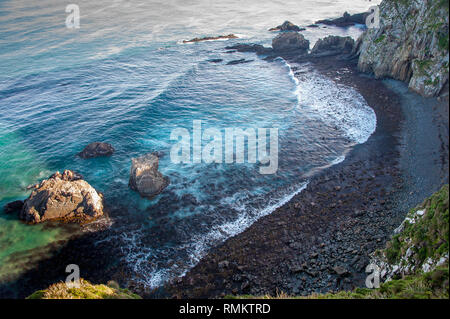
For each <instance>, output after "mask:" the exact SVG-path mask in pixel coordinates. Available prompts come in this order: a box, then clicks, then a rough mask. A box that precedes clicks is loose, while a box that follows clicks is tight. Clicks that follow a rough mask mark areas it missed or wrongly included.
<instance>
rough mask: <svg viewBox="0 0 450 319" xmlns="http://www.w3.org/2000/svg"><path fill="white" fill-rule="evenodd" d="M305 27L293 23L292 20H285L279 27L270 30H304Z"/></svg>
mask: <svg viewBox="0 0 450 319" xmlns="http://www.w3.org/2000/svg"><path fill="white" fill-rule="evenodd" d="M304 30H306V29H305V28H300V27H299V26H298V25H295V24H293V23H292V22H290V21H285V22H284V23H283V24H282V25H279V26H278V27H275V28H271V29H269V31H296V32H299V31H304Z"/></svg>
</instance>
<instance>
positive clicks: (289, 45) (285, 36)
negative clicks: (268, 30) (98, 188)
mask: <svg viewBox="0 0 450 319" xmlns="http://www.w3.org/2000/svg"><path fill="white" fill-rule="evenodd" d="M272 48H273V50H274V51H276V52H289V51H303V52H305V53H306V52H307V51H308V50H309V41H308V40H306V39H305V37H304V36H303V35H302V34H299V33H297V32H285V33H280V34H279V35H277V36H276V37H275V38H274V39H273V40H272Z"/></svg>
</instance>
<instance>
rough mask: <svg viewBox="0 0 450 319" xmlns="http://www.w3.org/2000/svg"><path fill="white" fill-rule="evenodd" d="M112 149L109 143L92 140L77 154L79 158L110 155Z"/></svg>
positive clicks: (112, 151)
mask: <svg viewBox="0 0 450 319" xmlns="http://www.w3.org/2000/svg"><path fill="white" fill-rule="evenodd" d="M114 151H115V150H114V147H112V145H111V144H108V143H103V142H94V143H91V144H89V145H88V146H86V147H85V148H84V150H83V151H82V152H81V153H79V154H78V156H80V157H81V158H93V157H102V156H111V155H112V154H113V153H114Z"/></svg>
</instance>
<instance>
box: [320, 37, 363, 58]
mask: <svg viewBox="0 0 450 319" xmlns="http://www.w3.org/2000/svg"><path fill="white" fill-rule="evenodd" d="M354 45H355V40H353V39H352V38H351V37H340V36H334V35H330V36H328V37H326V38H323V39H319V40H317V42H316V44H315V45H314V47H313V49H312V50H311V54H312V55H315V56H329V55H336V54H344V53H347V54H348V53H351V52H352V50H353V47H354Z"/></svg>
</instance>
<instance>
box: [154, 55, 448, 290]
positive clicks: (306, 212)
mask: <svg viewBox="0 0 450 319" xmlns="http://www.w3.org/2000/svg"><path fill="white" fill-rule="evenodd" d="M287 60H288V62H289V63H295V62H304V58H301V59H300V60H299V59H296V58H289V57H287ZM310 62H312V63H313V64H314V66H315V68H316V69H317V70H318V71H319V72H320V73H322V74H324V75H326V76H328V77H330V78H331V79H334V81H336V82H337V83H341V84H345V85H350V86H352V87H354V88H355V89H357V90H358V91H359V92H360V93H361V94H362V95H363V97H364V98H365V99H366V101H367V102H368V104H369V105H370V106H371V107H372V108H373V109H374V110H375V112H376V115H377V122H378V124H377V130H376V132H375V133H374V134H373V135H372V136H371V137H370V138H369V140H368V141H367V142H366V143H365V144H360V145H357V146H356V147H355V148H354V149H353V150H351V152H350V153H349V154H348V155H347V156H346V159H345V161H344V162H342V163H340V164H338V165H335V166H333V167H331V168H328V169H326V170H324V171H323V172H321V173H319V174H318V175H317V176H315V177H313V178H312V180H311V181H310V183H309V185H308V187H307V188H306V189H305V190H304V191H303V192H301V193H300V194H298V195H296V196H295V197H294V198H293V199H292V200H291V201H290V202H289V203H287V204H286V205H284V206H283V207H280V208H279V209H277V210H276V211H275V212H273V213H272V214H270V215H268V216H265V217H263V218H261V219H260V220H259V221H257V222H256V223H255V224H253V225H252V226H251V227H249V228H248V229H247V230H246V231H244V232H243V233H241V234H239V235H237V236H235V237H233V238H230V239H228V240H227V241H226V242H225V243H223V244H222V245H221V246H220V247H217V248H215V249H213V250H212V251H211V252H210V253H209V254H208V255H207V256H206V257H205V258H203V259H202V260H201V262H200V263H199V264H197V266H196V267H194V268H193V269H191V270H190V271H189V272H188V273H187V275H186V276H185V277H183V278H181V279H178V280H177V281H176V282H174V283H172V284H170V285H167V287H164V289H162V291H159V292H156V293H155V294H153V295H150V296H149V297H152V296H158V295H159V294H163V295H166V296H170V297H174V298H217V297H223V296H225V295H229V294H234V295H245V294H251V295H265V294H270V295H276V294H277V293H278V292H281V291H282V292H283V293H287V294H289V295H308V294H311V293H323V292H329V291H337V290H351V289H353V288H355V287H362V286H364V281H365V278H366V275H367V274H366V273H365V268H366V266H367V265H368V264H369V262H370V257H369V256H370V254H371V253H373V251H375V250H376V249H379V248H383V247H384V245H385V243H386V242H387V241H388V240H389V238H390V236H391V234H392V232H393V230H394V229H395V228H396V227H398V225H400V223H401V222H402V220H403V219H404V217H405V215H406V213H407V210H405V205H404V204H403V202H399V198H411V197H412V196H413V195H414V197H413V199H412V200H411V201H412V202H415V204H414V205H417V204H418V203H420V202H421V201H422V200H423V199H424V198H425V197H426V196H429V195H430V194H431V193H432V192H434V191H436V190H437V189H438V188H439V187H440V186H441V185H442V184H443V183H445V182H448V179H447V181H445V180H440V179H435V180H433V181H432V182H431V183H430V184H428V185H433V186H432V187H430V188H432V189H423V188H421V185H418V184H417V185H416V186H415V187H413V188H415V189H411V179H413V178H414V177H412V176H411V175H407V174H405V171H404V165H403V164H402V163H400V160H401V159H403V158H404V157H405V154H408V156H412V157H415V158H416V159H417V161H420V158H421V157H424V156H425V157H427V156H434V155H431V154H418V153H415V154H410V150H411V148H412V147H414V145H411V144H408V143H410V142H408V141H407V139H405V136H404V135H405V134H409V132H408V130H406V129H405V128H406V127H408V126H414V125H417V123H414V119H411V118H410V117H409V116H408V115H406V116H405V112H408V109H407V108H405V105H402V96H401V95H399V94H397V93H396V92H394V91H393V90H391V89H390V88H389V87H388V86H386V85H385V83H384V82H383V81H381V80H376V79H374V78H372V77H369V76H366V75H363V74H360V73H359V72H358V70H357V66H356V61H349V60H345V59H340V58H338V57H328V58H321V59H317V58H316V59H314V58H312V59H310ZM294 71H295V68H294ZM446 104H447V105H448V97H447V100H446V101H442V100H441V102H439V101H437V100H435V110H434V111H432V112H434V113H435V114H436V115H437V113H439V112H442V110H445V108H447V110H448V106H446ZM436 110H439V111H436ZM436 118H439V117H436ZM441 122H445V120H441ZM435 124H436V125H444V126H445V125H447V128H448V122H447V124H445V123H435ZM416 138H418V139H421V140H423V141H425V142H426V140H436V139H438V140H439V136H423V135H422V136H416ZM442 143H444V144H442ZM445 143H446V145H445ZM439 145H440V147H439V148H440V149H434V150H433V151H434V152H436V155H437V158H439V157H444V158H445V157H447V158H448V139H447V140H446V141H445V139H444V140H442V139H441V140H440V142H439ZM412 161H414V158H413V159H412ZM422 169H424V170H428V171H439V173H438V174H436V176H437V175H439V176H445V175H446V173H447V175H448V163H447V164H445V163H442V165H440V164H438V165H435V166H429V167H423V168H422ZM430 175H432V174H430Z"/></svg>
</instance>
